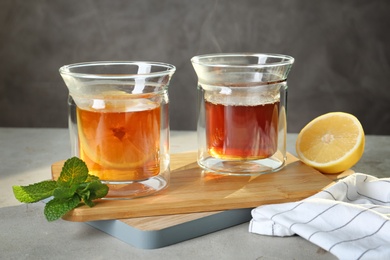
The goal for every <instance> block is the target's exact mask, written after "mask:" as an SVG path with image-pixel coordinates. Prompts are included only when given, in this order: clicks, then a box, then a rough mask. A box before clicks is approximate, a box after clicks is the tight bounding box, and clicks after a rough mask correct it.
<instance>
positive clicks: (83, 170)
mask: <svg viewBox="0 0 390 260" xmlns="http://www.w3.org/2000/svg"><path fill="white" fill-rule="evenodd" d="M87 178H88V167H87V165H86V164H85V162H83V161H82V160H81V159H79V158H77V157H72V158H70V159H68V160H66V162H65V164H64V166H63V167H62V171H61V174H60V177H58V180H57V183H58V186H65V187H70V186H73V185H74V184H79V183H83V182H84V181H85V180H86V179H87Z"/></svg>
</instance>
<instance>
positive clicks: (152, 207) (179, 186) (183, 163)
mask: <svg viewBox="0 0 390 260" xmlns="http://www.w3.org/2000/svg"><path fill="white" fill-rule="evenodd" d="M287 158H288V160H287V165H286V166H285V167H284V169H282V170H281V171H279V172H275V173H270V174H264V175H258V176H225V175H215V174H209V173H205V172H203V171H202V169H201V168H200V167H199V166H198V165H197V163H196V152H189V153H182V154H174V155H172V156H171V182H170V186H169V187H168V188H167V189H165V190H163V191H162V192H160V193H158V194H156V195H153V196H149V197H144V198H137V199H132V200H104V199H103V200H99V201H97V203H96V206H95V207H93V208H89V207H87V206H85V205H82V206H79V207H77V208H76V209H74V210H72V211H71V212H69V213H68V214H67V215H65V216H64V219H66V220H69V221H77V222H82V221H95V220H108V219H133V220H129V221H127V220H126V221H127V222H126V223H128V222H129V223H128V224H130V223H138V224H139V223H140V222H139V221H141V222H143V220H145V219H149V220H151V221H152V222H154V221H155V220H158V219H156V218H154V217H155V216H163V217H162V218H165V221H163V222H164V223H167V222H169V220H172V223H171V224H175V223H178V222H185V221H187V218H189V219H196V218H198V217H203V216H207V215H210V214H215V213H217V212H218V211H224V210H230V209H240V208H254V207H257V206H260V205H263V204H271V203H282V202H291V201H297V200H301V199H304V198H306V197H309V196H311V195H313V194H315V193H317V192H318V191H320V190H321V189H323V188H325V187H326V186H328V185H330V184H331V183H332V182H333V181H332V178H329V176H328V177H326V176H324V175H323V174H321V173H320V172H318V171H316V170H314V169H313V168H311V167H309V166H307V165H305V164H303V163H302V162H300V161H299V160H298V159H297V158H296V157H294V156H293V155H291V154H288V157H287ZM63 163H64V161H60V162H57V163H54V164H53V165H52V175H53V178H54V179H55V178H57V177H58V176H59V173H60V171H61V169H62V165H63ZM172 215H177V216H172ZM186 215H187V216H186ZM160 220H161V218H160ZM137 221H138V222H137ZM158 222H160V221H158ZM168 225H169V224H168Z"/></svg>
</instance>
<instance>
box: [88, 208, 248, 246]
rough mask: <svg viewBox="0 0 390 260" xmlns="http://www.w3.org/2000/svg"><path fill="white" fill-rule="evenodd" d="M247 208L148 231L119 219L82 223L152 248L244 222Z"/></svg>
mask: <svg viewBox="0 0 390 260" xmlns="http://www.w3.org/2000/svg"><path fill="white" fill-rule="evenodd" d="M251 210H252V209H234V210H227V211H223V212H220V213H216V214H213V215H210V216H207V217H204V218H199V219H196V220H192V221H189V222H186V223H182V224H179V225H176V226H172V227H168V228H165V229H161V230H152V231H144V230H140V229H137V228H134V227H132V226H129V225H127V224H125V223H124V222H122V221H120V220H99V221H90V222H86V223H87V224H88V225H91V226H92V227H95V228H97V229H99V230H101V231H103V232H105V233H107V234H109V235H111V236H113V237H116V238H118V239H119V240H121V241H123V242H125V243H127V244H129V245H132V246H134V247H137V248H142V249H156V248H161V247H165V246H169V245H172V244H176V243H180V242H183V241H185V240H189V239H192V238H195V237H199V236H203V235H206V234H209V233H212V232H215V231H218V230H222V229H225V228H228V227H232V226H235V225H238V224H242V223H244V222H248V221H249V220H250V219H251Z"/></svg>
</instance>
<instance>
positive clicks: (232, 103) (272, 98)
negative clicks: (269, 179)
mask: <svg viewBox="0 0 390 260" xmlns="http://www.w3.org/2000/svg"><path fill="white" fill-rule="evenodd" d="M191 62H192V65H193V67H194V70H195V72H196V74H197V76H198V125H197V133H198V164H199V165H200V166H201V167H202V168H203V169H204V170H205V171H206V172H213V173H220V174H229V175H258V174H264V173H270V172H275V171H278V170H280V169H282V168H283V166H284V165H285V162H286V132H287V125H286V124H287V122H286V98H287V75H288V73H289V71H290V69H291V67H292V64H293V63H294V58H292V57H290V56H286V55H280V54H255V53H253V54H252V53H231V54H228V53H227V54H209V55H200V56H195V57H193V58H192V59H191Z"/></svg>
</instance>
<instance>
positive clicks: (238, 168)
mask: <svg viewBox="0 0 390 260" xmlns="http://www.w3.org/2000/svg"><path fill="white" fill-rule="evenodd" d="M285 163H286V158H285V157H284V158H281V159H279V158H274V157H271V158H266V159H260V160H248V161H227V160H221V159H219V158H214V157H207V158H202V159H198V164H199V166H200V167H201V168H203V169H204V170H205V171H208V172H212V173H215V174H224V175H237V176H252V175H261V174H267V173H271V172H276V171H279V170H281V169H282V168H283V167H284V165H285Z"/></svg>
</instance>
